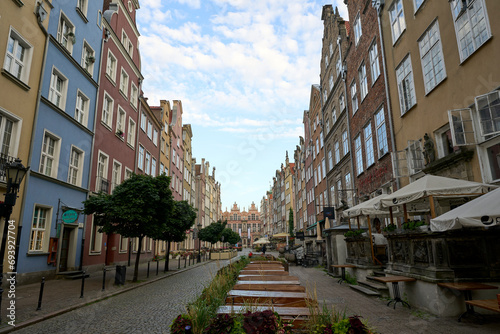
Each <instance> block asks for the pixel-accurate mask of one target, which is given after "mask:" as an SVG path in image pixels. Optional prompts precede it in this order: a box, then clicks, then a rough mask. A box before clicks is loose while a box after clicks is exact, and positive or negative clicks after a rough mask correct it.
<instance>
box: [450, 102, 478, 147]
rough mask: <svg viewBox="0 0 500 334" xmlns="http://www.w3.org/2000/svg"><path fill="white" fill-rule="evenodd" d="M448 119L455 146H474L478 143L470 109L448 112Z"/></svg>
mask: <svg viewBox="0 0 500 334" xmlns="http://www.w3.org/2000/svg"><path fill="white" fill-rule="evenodd" d="M448 119H449V123H450V129H451V139H452V141H453V146H465V145H473V144H475V143H476V141H475V138H474V123H473V122H472V114H471V110H470V108H465V109H455V110H448Z"/></svg>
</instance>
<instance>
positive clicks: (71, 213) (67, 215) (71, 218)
mask: <svg viewBox="0 0 500 334" xmlns="http://www.w3.org/2000/svg"><path fill="white" fill-rule="evenodd" d="M77 219H78V212H76V211H75V210H68V211H65V212H64V213H63V215H62V221H63V222H64V223H66V224H71V223H74V222H75V221H76V220H77Z"/></svg>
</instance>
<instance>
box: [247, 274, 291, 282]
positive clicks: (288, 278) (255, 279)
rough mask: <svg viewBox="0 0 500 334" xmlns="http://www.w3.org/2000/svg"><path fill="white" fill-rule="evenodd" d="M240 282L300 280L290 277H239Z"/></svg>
mask: <svg viewBox="0 0 500 334" xmlns="http://www.w3.org/2000/svg"><path fill="white" fill-rule="evenodd" d="M238 280H239V281H298V280H299V278H298V277H295V276H288V275H281V276H264V275H239V276H238Z"/></svg>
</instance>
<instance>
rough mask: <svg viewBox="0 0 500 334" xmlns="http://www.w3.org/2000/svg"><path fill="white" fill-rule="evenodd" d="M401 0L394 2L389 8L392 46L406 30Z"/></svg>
mask: <svg viewBox="0 0 500 334" xmlns="http://www.w3.org/2000/svg"><path fill="white" fill-rule="evenodd" d="M404 12H405V11H404V7H403V0H395V1H394V2H393V3H392V6H391V7H390V8H389V20H390V22H391V33H392V44H393V45H394V44H396V42H397V40H398V39H399V37H400V36H401V35H402V34H403V32H404V31H405V30H406V20H405V14H404Z"/></svg>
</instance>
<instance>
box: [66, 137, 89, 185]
mask: <svg viewBox="0 0 500 334" xmlns="http://www.w3.org/2000/svg"><path fill="white" fill-rule="evenodd" d="M74 153H75V154H77V156H78V161H77V162H76V164H75V161H74V159H73V154H74ZM84 159H85V152H84V151H83V150H82V149H80V148H78V147H76V146H74V145H71V150H70V153H69V163H68V183H70V184H72V185H75V186H78V187H81V185H82V174H83V173H82V172H83V162H84ZM73 179H74V180H73Z"/></svg>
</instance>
